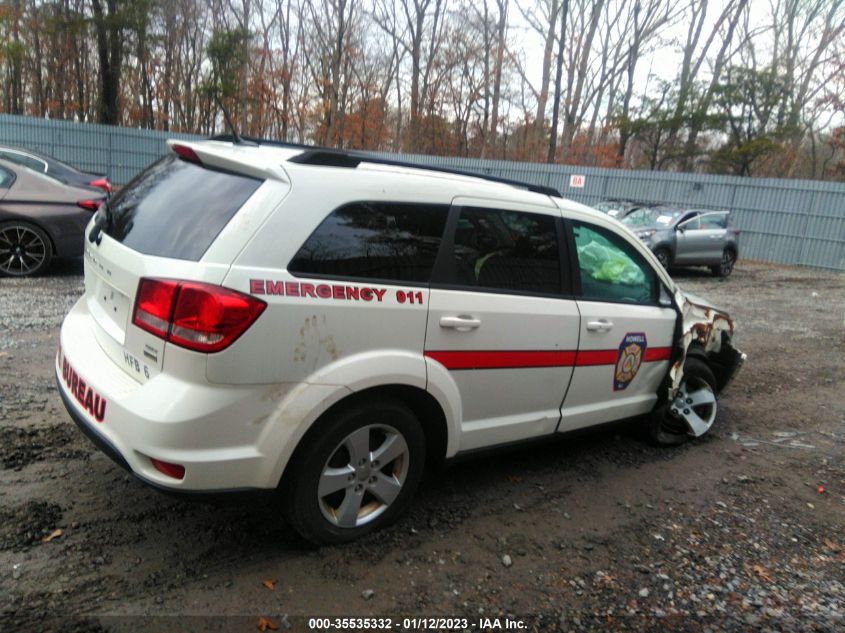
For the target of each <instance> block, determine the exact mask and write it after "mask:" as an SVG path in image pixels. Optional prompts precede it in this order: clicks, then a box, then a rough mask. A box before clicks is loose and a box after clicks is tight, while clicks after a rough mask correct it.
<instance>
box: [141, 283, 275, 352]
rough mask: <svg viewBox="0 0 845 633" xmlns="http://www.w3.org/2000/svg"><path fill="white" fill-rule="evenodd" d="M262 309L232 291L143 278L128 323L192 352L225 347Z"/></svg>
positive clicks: (260, 303) (256, 302)
mask: <svg viewBox="0 0 845 633" xmlns="http://www.w3.org/2000/svg"><path fill="white" fill-rule="evenodd" d="M266 307H267V304H266V303H264V302H263V301H261V300H260V299H256V298H255V297H251V296H250V295H245V294H242V293H240V292H237V291H235V290H229V289H228V288H223V287H222V286H215V285H213V284H206V283H202V282H198V281H175V280H172V279H142V280H141V281H140V283H139V284H138V293H137V295H136V297H135V310H134V311H133V314H132V323H134V324H135V325H137V326H138V327H139V328H141V329H142V330H146V331H147V332H150V333H152V334H155V335H156V336H158V337H159V338H162V339H164V340H166V341H169V342H170V343H173V344H175V345H179V346H181V347H185V348H187V349H191V350H194V351H197V352H205V353H209V352H219V351H220V350H222V349H225V348H227V347H229V345H231V344H232V343H234V342H235V340H236V339H237V338H238V337H239V336H240V335H241V334H243V333H244V332H245V331H246V330H247V328H248V327H249V326H250V325H252V324H253V323H254V322H255V320H256V319H257V318H258V317H259V316H260V315H261V313H262V312H264V308H266Z"/></svg>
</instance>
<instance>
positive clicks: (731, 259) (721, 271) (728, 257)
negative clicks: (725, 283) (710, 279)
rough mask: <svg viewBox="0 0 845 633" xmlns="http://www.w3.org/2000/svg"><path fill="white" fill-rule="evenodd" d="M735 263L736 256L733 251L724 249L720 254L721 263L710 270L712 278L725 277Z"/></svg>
mask: <svg viewBox="0 0 845 633" xmlns="http://www.w3.org/2000/svg"><path fill="white" fill-rule="evenodd" d="M735 263H736V255H735V254H734V252H733V251H731V250H728V249H725V251H724V252H723V253H722V261H721V262H719V264H718V265H716V266H713V267H712V268H711V269H710V270H711V271H712V272H713V276H714V277H727V276H728V275H730V274H731V272H732V271H733V269H734V264H735Z"/></svg>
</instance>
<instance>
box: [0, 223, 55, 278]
mask: <svg viewBox="0 0 845 633" xmlns="http://www.w3.org/2000/svg"><path fill="white" fill-rule="evenodd" d="M48 254H49V251H48V247H47V244H45V242H44V239H43V238H42V237H41V235H39V234H38V233H37V232H36V231H34V230H33V229H31V228H29V227H28V226H24V225H21V224H13V225H11V226H6V227H4V228H3V229H2V230H0V272H3V273H6V274H7V275H14V276H23V275H30V274H33V273H35V272H36V271H38V270H40V269H41V268H42V267H43V266H44V265H45V264H46V260H47V257H48Z"/></svg>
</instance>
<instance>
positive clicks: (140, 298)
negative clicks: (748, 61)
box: [56, 141, 744, 542]
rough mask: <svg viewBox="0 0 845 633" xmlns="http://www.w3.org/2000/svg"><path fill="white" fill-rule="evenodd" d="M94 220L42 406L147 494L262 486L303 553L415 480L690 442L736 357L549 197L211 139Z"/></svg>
mask: <svg viewBox="0 0 845 633" xmlns="http://www.w3.org/2000/svg"><path fill="white" fill-rule="evenodd" d="M170 149H171V150H172V151H171V153H170V154H169V155H168V156H166V157H165V158H163V159H162V160H160V161H158V162H157V163H155V164H154V165H152V166H151V167H149V168H148V169H147V170H146V171H144V172H143V173H142V174H140V175H139V176H138V177H137V178H136V179H135V180H134V181H133V182H132V183H130V184H129V185H128V186H127V187H125V188H124V189H123V190H121V191H120V193H118V194H117V195H116V196H115V197H114V198H113V199H112V200H111V201H110V202H109V203H108V205H107V206H106V207H105V208H101V210H100V211H99V212H98V214H97V215H96V216H95V218H94V219H93V220H92V225H91V226H90V228H89V231H88V233H89V234H88V239H87V240H86V245H85V296H84V297H82V298H81V299H80V300H79V301H78V302H77V304H76V305H75V306H74V307H73V309H72V310H71V311H70V313H69V314H68V315H67V317H66V319H65V321H64V324H63V325H62V330H61V344H60V348H59V352H58V356H57V359H56V372H57V379H58V383H59V387H60V393H61V395H62V397H63V400H64V403H65V406H66V407H67V409H68V411H69V412H70V414H71V416H72V417H73V418H74V420H75V421H76V422H77V424H78V425H79V426H80V427H81V428H82V430H83V431H85V432H86V434H88V435H89V436H90V437H91V438H92V439H93V440H94V441H95V442H96V443H97V444H98V445H99V446H100V447H101V448H102V449H103V450H104V451H106V452H107V453H108V454H109V455H111V456H112V457H113V458H114V459H115V460H116V461H118V463H120V464H121V465H123V466H124V467H126V468H128V469H129V470H131V472H132V473H134V474H135V475H136V476H137V477H138V478H140V479H142V480H143V481H145V482H147V483H150V484H152V485H154V486H157V487H160V488H166V489H170V490H174V491H185V492H220V491H231V490H240V489H270V490H275V489H279V491H280V492H281V495H282V499H283V502H284V507H285V511H286V515H287V518H288V519H289V521H290V522H291V524H292V525H293V526H294V527H295V528H296V529H297V530H298V531H299V532H300V533H301V534H302V535H304V536H305V537H306V538H308V539H311V540H313V541H316V542H340V541H347V540H351V539H353V538H356V537H358V536H360V535H361V534H363V533H365V532H367V531H369V530H372V529H374V528H376V527H379V526H382V525H384V524H385V523H387V522H389V521H391V520H393V519H394V518H396V517H397V516H398V515H399V513H400V512H401V511H402V510H403V509H404V508H405V507H406V506H407V505H408V503H409V501H410V498H411V496H412V494H413V491H414V489H415V487H416V486H417V483H418V482H419V480H420V476H421V474H422V471H423V467H424V466H425V465H426V463H428V464H431V463H433V462H439V461H442V460H444V459H449V458H452V457H454V456H456V455H459V454H466V453H470V452H473V451H477V450H479V449H484V448H488V447H492V446H499V445H502V444H508V443H516V442H521V441H525V440H532V439H537V438H541V437H545V436H553V435H555V434H558V433H563V432H567V431H571V430H573V429H578V428H582V427H587V426H592V425H595V424H600V423H604V422H608V421H611V420H618V419H622V418H630V417H634V416H642V414H650V415H649V416H648V418H647V419H648V420H649V422H648V426H649V428H650V430H651V433H652V436H653V437H654V438H655V439H656V440H657V441H659V442H662V443H677V442H680V441H683V440H684V439H685V438H687V437H690V436H698V435H701V434H703V433H705V432H706V431H707V430H708V429H709V428H710V426H711V425H712V424H713V420H714V418H715V415H716V407H717V404H716V394H717V393H719V392H720V391H721V390H722V389H724V387H725V386H726V385H727V383H728V382H729V381H730V380H731V378H732V377H733V376H734V374H735V373H736V370H737V369H738V368H739V366H740V365H741V363H742V360H743V358H744V356H743V355H742V354H741V353H740V352H738V351H737V350H735V349H734V347H733V345H732V342H731V340H732V334H733V329H734V325H733V322H732V321H731V320H730V319H729V318H728V317H727V315H726V314H724V313H723V312H720V311H718V310H716V309H714V308H712V306H707V305H706V304H703V303H702V302H700V301H698V300H695V301H693V300H690V298H689V297H688V296H686V295H685V294H684V293H683V292H681V291H680V290H679V289H678V287H677V286H676V285H675V283H674V282H673V281H672V279H671V278H670V277H669V276H668V275H667V274H666V272H665V271H664V270H663V268H662V267H661V266H660V264H659V263H658V262H657V260H656V259H655V258H654V256H653V255H652V254H651V252H650V251H649V250H648V249H647V248H645V247H644V246H643V245H642V244H641V243H640V241H639V240H637V239H636V238H635V237H634V236H633V235H632V234H631V233H630V232H628V231H627V230H625V229H624V228H622V227H621V225H619V224H618V223H617V222H616V221H615V220H613V219H610V218H608V217H606V216H604V215H602V214H600V213H597V212H595V211H593V210H591V209H588V208H587V207H584V206H582V205H579V204H576V203H573V202H570V201H567V200H564V199H561V198H560V197H559V195H558V194H557V193H556V192H553V191H551V190H547V189H544V188H541V187H532V186H529V185H520V184H519V183H510V182H506V181H496V180H495V179H489V178H483V177H478V176H470V175H466V174H458V173H455V172H446V171H442V170H434V169H428V168H422V167H414V166H411V165H407V164H402V163H396V162H392V161H382V160H377V159H373V158H370V157H366V156H364V155H361V154H356V153H351V152H338V151H332V150H321V149H314V148H310V149H309V148H303V147H296V146H289V145H282V144H271V143H262V144H261V145H260V146H250V145H246V144H233V143H227V142H223V141H206V142H197V143H184V142H181V141H180V142H178V143H174V142H171V143H170Z"/></svg>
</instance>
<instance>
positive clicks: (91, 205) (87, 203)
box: [76, 200, 103, 211]
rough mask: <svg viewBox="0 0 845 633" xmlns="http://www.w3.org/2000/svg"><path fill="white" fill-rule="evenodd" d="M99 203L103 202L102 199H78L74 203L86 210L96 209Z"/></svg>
mask: <svg viewBox="0 0 845 633" xmlns="http://www.w3.org/2000/svg"><path fill="white" fill-rule="evenodd" d="M101 204H103V201H102V200H80V201H79V202H77V203H76V206H78V207H82V208H83V209H85V210H86V211H96V210H97V209H99V208H100V205H101Z"/></svg>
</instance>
